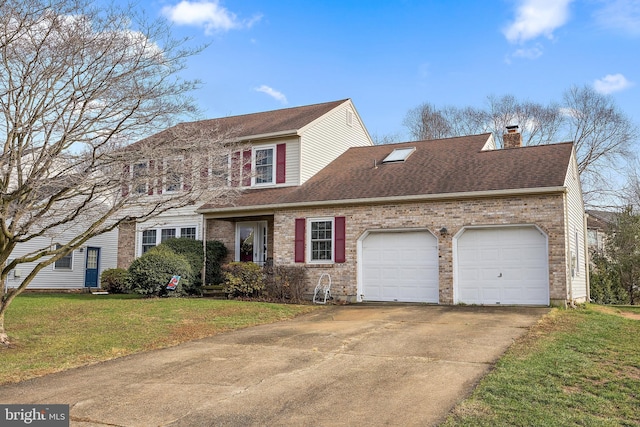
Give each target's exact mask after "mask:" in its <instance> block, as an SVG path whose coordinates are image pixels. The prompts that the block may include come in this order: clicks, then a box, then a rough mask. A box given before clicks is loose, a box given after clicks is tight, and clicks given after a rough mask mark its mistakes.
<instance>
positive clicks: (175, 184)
mask: <svg viewBox="0 0 640 427" xmlns="http://www.w3.org/2000/svg"><path fill="white" fill-rule="evenodd" d="M182 166H183V162H182V161H181V160H180V159H170V160H167V161H166V164H165V168H166V173H165V185H164V190H165V191H166V192H167V193H173V192H176V191H180V190H182V175H183V174H182Z"/></svg>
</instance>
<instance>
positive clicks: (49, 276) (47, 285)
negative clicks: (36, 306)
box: [7, 230, 118, 289]
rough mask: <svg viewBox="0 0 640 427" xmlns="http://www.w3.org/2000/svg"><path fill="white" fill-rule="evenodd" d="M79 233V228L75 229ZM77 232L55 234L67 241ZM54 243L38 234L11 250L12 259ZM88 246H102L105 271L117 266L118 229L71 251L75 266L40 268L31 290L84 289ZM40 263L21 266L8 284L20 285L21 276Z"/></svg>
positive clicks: (62, 240) (30, 287)
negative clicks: (68, 267) (36, 236)
mask: <svg viewBox="0 0 640 427" xmlns="http://www.w3.org/2000/svg"><path fill="white" fill-rule="evenodd" d="M76 232H77V231H76ZM74 235H75V233H74V231H73V230H71V231H69V234H68V236H67V235H66V234H65V235H62V236H58V237H56V239H55V240H57V241H59V242H66V241H68V240H69V238H70V237H73V236H74ZM47 245H51V239H49V238H46V237H38V238H36V239H34V240H32V241H30V242H28V243H24V244H21V245H18V246H17V247H16V249H15V250H14V251H13V252H12V254H11V258H12V259H13V258H18V257H19V256H21V255H24V254H27V253H29V252H31V251H33V250H35V249H37V248H42V247H45V246H47ZM87 247H96V248H100V271H99V273H100V274H102V272H103V271H104V270H106V269H107V268H115V267H116V265H117V258H118V230H113V231H110V232H108V233H105V234H102V235H100V236H96V237H93V238H91V239H89V240H88V241H87V242H86V243H85V244H84V245H83V247H82V249H76V250H75V251H73V252H72V254H71V256H72V257H73V264H72V265H73V268H72V269H57V268H55V267H54V266H53V265H52V266H49V267H47V268H44V269H42V270H40V272H39V273H38V274H37V276H36V277H35V278H34V279H33V281H32V282H31V284H30V285H29V287H28V289H82V288H84V273H85V263H86V258H87V250H86V248H87ZM36 264H37V262H33V263H26V264H20V265H18V266H17V267H16V268H15V269H14V270H13V271H12V272H11V274H10V275H9V277H8V279H7V286H8V287H10V288H13V287H17V286H19V285H20V283H21V282H22V279H24V278H25V277H27V275H28V274H29V273H30V272H31V271H32V270H33V269H34V267H35V266H36Z"/></svg>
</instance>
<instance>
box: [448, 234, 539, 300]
mask: <svg viewBox="0 0 640 427" xmlns="http://www.w3.org/2000/svg"><path fill="white" fill-rule="evenodd" d="M455 274H456V289H455V292H456V298H455V300H456V301H457V302H463V303H468V304H532V305H533V304H538V305H548V303H549V296H548V295H549V274H548V255H547V244H546V237H545V236H544V235H543V234H542V233H541V232H540V231H539V230H538V229H536V228H535V227H532V226H522V227H488V228H480V229H467V230H465V231H464V232H463V233H462V234H461V235H460V237H459V238H458V239H457V249H456V271H455Z"/></svg>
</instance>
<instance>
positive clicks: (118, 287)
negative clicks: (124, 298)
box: [100, 268, 129, 294]
mask: <svg viewBox="0 0 640 427" xmlns="http://www.w3.org/2000/svg"><path fill="white" fill-rule="evenodd" d="M128 282H129V272H128V271H127V270H125V269H124V268H108V269H106V270H104V271H103V272H102V274H101V275H100V288H102V289H103V290H105V291H107V292H109V293H111V294H122V293H125V292H126V290H127V285H128Z"/></svg>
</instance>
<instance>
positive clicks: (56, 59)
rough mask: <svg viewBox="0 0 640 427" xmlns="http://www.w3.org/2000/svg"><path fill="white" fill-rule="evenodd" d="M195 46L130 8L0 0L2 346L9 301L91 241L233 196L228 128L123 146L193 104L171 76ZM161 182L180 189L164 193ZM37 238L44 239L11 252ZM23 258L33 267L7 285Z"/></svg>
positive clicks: (180, 130) (189, 85)
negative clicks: (199, 203)
mask: <svg viewBox="0 0 640 427" xmlns="http://www.w3.org/2000/svg"><path fill="white" fill-rule="evenodd" d="M199 51H200V48H190V47H188V46H187V44H186V41H185V40H182V41H176V40H174V39H172V38H171V35H170V32H169V30H168V27H167V26H166V24H164V23H163V22H162V21H149V20H147V19H145V18H144V17H143V16H139V15H137V14H136V13H135V11H134V10H133V9H119V8H116V7H106V8H104V7H97V6H93V5H92V2H90V1H88V0H6V1H3V2H1V3H0V61H1V64H0V106H1V112H0V114H1V116H0V117H1V118H0V139H1V142H2V144H3V147H2V151H1V152H0V190H1V199H0V343H5V344H6V343H8V336H7V334H6V331H5V328H4V316H5V312H6V310H7V308H8V307H9V305H10V304H11V302H12V301H13V300H14V298H15V297H16V296H17V295H18V294H19V293H21V292H22V291H23V290H24V289H25V288H26V287H27V286H28V285H29V283H30V282H31V281H32V280H33V278H34V277H35V276H36V274H37V273H38V272H39V271H41V270H42V269H43V268H45V267H47V266H49V265H51V264H52V263H54V262H55V261H57V260H59V259H61V258H62V257H64V256H65V255H66V254H68V253H69V252H70V251H72V250H74V249H77V248H79V247H80V246H81V245H83V244H84V243H85V242H86V241H87V240H88V239H90V238H91V237H94V236H97V235H99V234H102V233H105V232H108V231H110V230H113V229H114V228H116V227H118V225H119V224H120V223H121V222H123V221H135V220H144V219H146V218H150V217H153V216H156V215H159V214H161V213H162V212H165V211H167V210H168V209H171V208H174V207H179V206H186V205H189V204H193V203H194V201H204V200H205V196H206V197H223V196H229V197H233V194H232V193H230V190H228V188H229V187H228V186H226V185H225V184H226V180H227V176H226V174H225V171H226V166H227V157H226V155H227V150H228V148H224V147H223V146H224V145H226V144H223V142H225V141H227V140H228V137H229V136H230V135H229V133H230V132H231V130H229V129H201V128H198V127H197V126H191V125H187V124H185V125H180V126H176V127H174V128H172V129H171V130H170V131H166V132H163V133H162V135H161V137H160V136H158V137H151V138H147V139H145V140H143V141H141V142H139V143H136V144H133V145H130V142H132V141H136V140H138V139H140V138H141V137H142V136H144V135H148V134H152V133H155V132H156V131H157V127H162V128H166V127H168V126H169V125H171V124H173V123H174V121H175V120H176V119H178V118H180V117H181V116H182V115H183V114H185V113H187V114H190V113H194V112H195V111H196V108H195V106H194V103H193V101H192V99H191V98H190V96H189V93H190V91H191V90H193V89H194V88H196V87H197V82H193V81H185V80H183V79H181V78H180V77H179V76H178V72H179V71H180V70H182V69H183V67H184V60H185V59H186V58H188V57H190V56H191V55H194V54H196V53H198V52H199ZM202 153H206V155H203V154H202ZM176 158H179V159H180V162H179V163H177V162H175V161H173V162H172V161H171V160H170V159H176ZM167 185H176V186H177V185H180V191H175V192H171V193H170V194H167V191H165V192H164V194H160V193H162V191H161V189H162V188H163V186H164V188H167ZM210 188H214V189H217V190H209V189H210ZM35 242H44V243H42V244H41V245H39V246H38V247H37V249H30V250H29V252H28V253H26V254H23V255H20V256H15V255H14V256H13V257H12V255H11V254H12V252H14V249H16V247H17V246H20V245H22V247H26V246H28V247H29V248H32V247H33V245H34V244H35ZM24 263H35V268H33V270H31V271H30V272H29V273H28V274H27V275H26V276H25V277H24V278H23V279H22V281H21V282H20V284H19V286H17V287H15V288H7V287H6V284H7V277H8V275H9V273H10V271H11V270H12V269H15V268H16V267H17V266H18V265H20V264H24ZM32 265H33V264H32Z"/></svg>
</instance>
